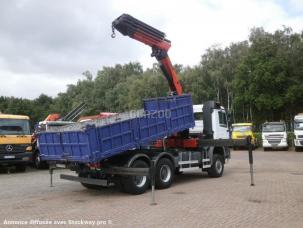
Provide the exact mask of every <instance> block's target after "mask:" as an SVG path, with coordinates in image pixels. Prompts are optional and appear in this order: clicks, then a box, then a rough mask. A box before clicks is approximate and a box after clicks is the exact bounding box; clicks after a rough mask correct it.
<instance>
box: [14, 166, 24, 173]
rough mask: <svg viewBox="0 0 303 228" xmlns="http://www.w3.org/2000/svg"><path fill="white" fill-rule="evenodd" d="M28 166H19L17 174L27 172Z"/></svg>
mask: <svg viewBox="0 0 303 228" xmlns="http://www.w3.org/2000/svg"><path fill="white" fill-rule="evenodd" d="M25 170H26V166H25V165H17V166H16V171H17V172H25Z"/></svg>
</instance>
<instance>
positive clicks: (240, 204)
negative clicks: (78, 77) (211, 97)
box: [0, 150, 303, 228]
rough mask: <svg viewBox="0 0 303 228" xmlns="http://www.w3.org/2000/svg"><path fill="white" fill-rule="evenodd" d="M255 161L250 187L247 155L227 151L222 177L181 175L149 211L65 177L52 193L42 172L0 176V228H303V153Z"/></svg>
mask: <svg viewBox="0 0 303 228" xmlns="http://www.w3.org/2000/svg"><path fill="white" fill-rule="evenodd" d="M254 158H255V165H254V168H255V182H256V186H254V187H251V186H250V176H249V166H248V156H247V152H246V151H233V152H232V159H231V160H230V161H229V163H228V164H226V166H225V173H224V175H223V177H221V178H209V177H208V176H207V174H204V173H200V172H198V171H192V172H186V173H184V174H182V175H180V176H178V177H176V180H175V182H174V184H173V186H172V187H171V188H169V189H165V190H158V191H156V201H157V205H155V206H151V205H150V196H151V194H150V192H147V193H146V194H143V195H137V196H133V195H128V194H124V193H121V192H119V191H118V189H116V188H115V187H110V188H105V189H102V190H99V191H98V190H88V189H85V188H84V187H82V186H81V185H80V184H79V183H75V182H69V181H65V180H60V179H59V174H60V173H67V174H68V173H71V172H70V171H68V170H56V171H55V175H54V185H55V187H53V188H50V187H49V175H48V170H42V171H37V170H33V169H28V170H27V172H26V173H10V174H7V173H5V172H2V173H1V174H0V181H1V188H0V189H1V190H0V205H1V207H0V227H38V226H42V227H71V225H74V226H72V227H94V226H95V227H102V226H103V227H108V226H113V227H185V226H187V227H208V228H210V227H245V228H247V227H259V228H260V227H303V152H292V151H290V152H285V151H274V152H263V151H258V150H257V151H255V152H254ZM86 222H90V223H91V224H86V225H84V223H86ZM12 223H15V225H14V224H12ZM16 223H19V224H25V225H23V226H21V225H16ZM26 223H27V225H26ZM47 223H48V225H47ZM55 223H61V225H54V224H55ZM9 224H11V225H9ZM43 224H44V225H43Z"/></svg>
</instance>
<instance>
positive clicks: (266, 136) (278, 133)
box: [262, 121, 288, 151]
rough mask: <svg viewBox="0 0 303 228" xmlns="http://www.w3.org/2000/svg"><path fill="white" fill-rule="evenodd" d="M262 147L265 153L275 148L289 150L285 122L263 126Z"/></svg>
mask: <svg viewBox="0 0 303 228" xmlns="http://www.w3.org/2000/svg"><path fill="white" fill-rule="evenodd" d="M262 145H263V149H264V151H266V150H269V149H275V148H277V149H278V148H279V149H285V150H288V144H287V132H286V124H285V122H283V121H280V122H265V123H264V124H263V125H262Z"/></svg>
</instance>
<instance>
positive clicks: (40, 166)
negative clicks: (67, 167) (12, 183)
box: [33, 150, 48, 169]
mask: <svg viewBox="0 0 303 228" xmlns="http://www.w3.org/2000/svg"><path fill="white" fill-rule="evenodd" d="M33 160H34V165H35V168H36V169H47V168H48V164H47V163H46V162H45V161H41V158H40V152H39V150H37V151H35V153H34V159H33Z"/></svg>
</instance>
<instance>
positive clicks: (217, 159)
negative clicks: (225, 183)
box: [207, 154, 224, 177]
mask: <svg viewBox="0 0 303 228" xmlns="http://www.w3.org/2000/svg"><path fill="white" fill-rule="evenodd" d="M207 172H208V175H209V176H210V177H221V176H222V175H223V172H224V159H223V156H222V155H220V154H214V156H213V163H212V166H211V167H210V168H209V169H208V170H207Z"/></svg>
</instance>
